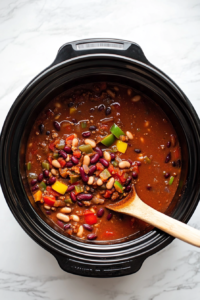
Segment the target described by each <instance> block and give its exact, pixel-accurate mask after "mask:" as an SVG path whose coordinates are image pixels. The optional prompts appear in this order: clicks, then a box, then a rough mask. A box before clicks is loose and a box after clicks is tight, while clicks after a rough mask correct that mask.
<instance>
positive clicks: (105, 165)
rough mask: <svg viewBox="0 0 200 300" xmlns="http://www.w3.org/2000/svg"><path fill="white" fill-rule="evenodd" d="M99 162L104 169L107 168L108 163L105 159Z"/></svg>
mask: <svg viewBox="0 0 200 300" xmlns="http://www.w3.org/2000/svg"><path fill="white" fill-rule="evenodd" d="M99 161H100V163H101V164H102V165H103V166H104V167H106V168H107V167H108V166H109V162H108V161H107V160H106V159H105V158H100V160H99Z"/></svg>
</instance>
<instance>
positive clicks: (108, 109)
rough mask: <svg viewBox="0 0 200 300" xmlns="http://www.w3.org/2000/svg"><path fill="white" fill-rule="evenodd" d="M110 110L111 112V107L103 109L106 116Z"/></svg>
mask: <svg viewBox="0 0 200 300" xmlns="http://www.w3.org/2000/svg"><path fill="white" fill-rule="evenodd" d="M111 112H112V110H111V108H110V107H107V108H106V111H105V114H106V116H108V115H110V114H111Z"/></svg>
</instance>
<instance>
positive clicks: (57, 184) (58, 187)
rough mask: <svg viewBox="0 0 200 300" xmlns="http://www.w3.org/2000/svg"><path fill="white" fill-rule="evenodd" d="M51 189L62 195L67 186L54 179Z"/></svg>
mask: <svg viewBox="0 0 200 300" xmlns="http://www.w3.org/2000/svg"><path fill="white" fill-rule="evenodd" d="M51 187H52V189H53V190H54V191H56V192H58V193H60V194H62V195H64V194H65V193H66V191H67V188H68V186H67V185H66V184H64V183H62V182H60V181H56V182H55V183H54V184H53V185H52V186H51Z"/></svg>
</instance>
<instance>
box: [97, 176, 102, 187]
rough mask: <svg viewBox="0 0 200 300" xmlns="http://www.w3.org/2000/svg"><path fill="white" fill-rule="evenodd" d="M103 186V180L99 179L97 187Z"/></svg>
mask: <svg viewBox="0 0 200 300" xmlns="http://www.w3.org/2000/svg"><path fill="white" fill-rule="evenodd" d="M102 184H103V181H102V180H101V178H99V179H98V180H97V185H98V186H100V185H102Z"/></svg>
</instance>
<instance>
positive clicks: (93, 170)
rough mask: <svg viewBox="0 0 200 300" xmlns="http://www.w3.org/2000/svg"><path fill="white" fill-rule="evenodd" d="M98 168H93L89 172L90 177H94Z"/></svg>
mask: <svg viewBox="0 0 200 300" xmlns="http://www.w3.org/2000/svg"><path fill="white" fill-rule="evenodd" d="M96 169H97V167H96V166H91V167H90V169H89V172H88V175H89V176H92V175H93V174H94V172H95V171H96Z"/></svg>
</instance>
